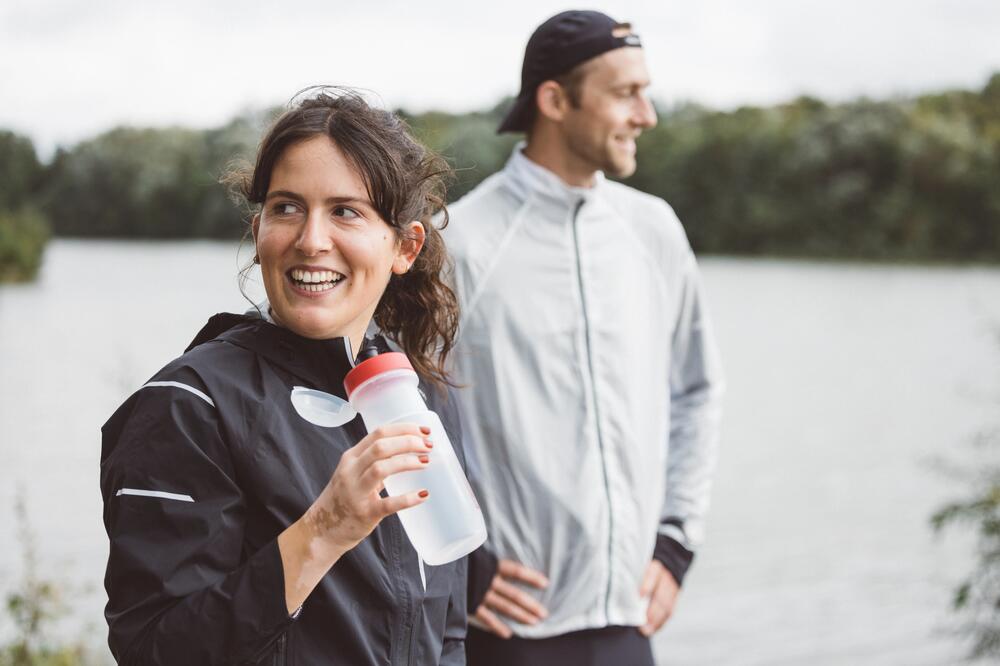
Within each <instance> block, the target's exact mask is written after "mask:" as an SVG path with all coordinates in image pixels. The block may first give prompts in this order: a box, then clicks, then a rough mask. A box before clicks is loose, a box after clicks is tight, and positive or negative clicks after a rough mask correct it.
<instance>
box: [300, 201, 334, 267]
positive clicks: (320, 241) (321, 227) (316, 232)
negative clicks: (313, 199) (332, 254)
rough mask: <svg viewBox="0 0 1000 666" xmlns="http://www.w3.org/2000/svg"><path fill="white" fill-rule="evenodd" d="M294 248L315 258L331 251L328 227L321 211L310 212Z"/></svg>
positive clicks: (331, 242) (331, 243)
mask: <svg viewBox="0 0 1000 666" xmlns="http://www.w3.org/2000/svg"><path fill="white" fill-rule="evenodd" d="M295 248H296V249H297V250H299V251H300V252H301V253H302V254H304V255H306V256H309V257H311V256H315V255H317V254H322V253H324V252H329V251H330V250H331V249H333V238H331V236H330V229H329V225H328V224H327V220H326V218H325V217H324V215H323V214H322V212H321V211H315V212H311V213H310V214H309V216H308V217H306V221H305V224H303V225H302V229H301V231H300V232H299V237H298V239H297V240H296V241H295Z"/></svg>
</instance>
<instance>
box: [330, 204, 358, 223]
mask: <svg viewBox="0 0 1000 666" xmlns="http://www.w3.org/2000/svg"><path fill="white" fill-rule="evenodd" d="M333 214H334V216H336V217H343V218H347V219H348V220H352V219H354V218H356V217H361V216H360V215H358V212H357V211H356V210H354V209H353V208H348V207H347V206H337V207H336V208H334V209H333Z"/></svg>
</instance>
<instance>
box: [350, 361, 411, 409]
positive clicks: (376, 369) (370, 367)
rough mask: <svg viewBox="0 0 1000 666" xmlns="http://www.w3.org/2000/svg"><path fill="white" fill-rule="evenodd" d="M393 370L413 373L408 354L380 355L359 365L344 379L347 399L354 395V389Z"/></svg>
mask: <svg viewBox="0 0 1000 666" xmlns="http://www.w3.org/2000/svg"><path fill="white" fill-rule="evenodd" d="M391 370H409V371H410V372H413V366H412V365H410V359H408V358H406V354H402V353H400V352H386V353H385V354H379V355H378V356H373V357H371V358H369V359H366V360H364V361H362V362H361V363H358V364H357V365H356V366H354V369H353V370H351V371H350V372H348V373H347V376H346V377H344V389H345V390H346V391H347V397H348V398H350V397H351V394H352V393H354V389H356V388H358V387H359V386H361V385H362V384H364V383H365V382H367V381H368V380H369V379H371V378H373V377H375V376H377V375H381V374H382V373H383V372H389V371H391Z"/></svg>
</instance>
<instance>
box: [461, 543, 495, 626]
mask: <svg viewBox="0 0 1000 666" xmlns="http://www.w3.org/2000/svg"><path fill="white" fill-rule="evenodd" d="M498 567H499V560H497V557H496V555H494V554H493V553H491V552H490V551H489V550H488V549H487V548H486V546H485V545H482V546H480V547H479V548H477V549H475V550H474V551H472V552H471V553H469V582H468V585H467V587H466V591H467V594H466V601H467V603H468V606H467V608H468V609H469V611H468V612H469V615H473V614H475V612H476V609H477V608H479V605H480V604H482V603H483V599H484V598H486V593H487V592H488V591H489V589H490V585H491V584H492V583H493V577H494V576H496V575H497V568H498Z"/></svg>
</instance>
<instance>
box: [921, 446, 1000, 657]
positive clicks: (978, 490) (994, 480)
mask: <svg viewBox="0 0 1000 666" xmlns="http://www.w3.org/2000/svg"><path fill="white" fill-rule="evenodd" d="M976 448H977V449H978V451H977V453H978V454H979V456H978V458H985V461H984V460H978V461H977V463H976V466H975V468H973V469H968V470H964V471H962V472H960V474H959V475H960V476H961V477H962V478H963V480H964V481H966V482H967V483H969V485H970V489H969V493H968V495H966V497H965V498H964V499H961V500H957V501H954V502H950V503H948V504H945V505H944V506H942V507H941V508H940V509H938V510H937V511H936V512H935V513H934V515H933V516H932V517H931V525H932V526H933V527H934V529H935V531H938V532H940V531H941V530H943V529H944V528H945V527H947V526H950V525H953V524H965V525H970V526H971V527H972V528H974V529H975V531H976V537H977V548H976V565H975V569H974V570H973V571H972V572H971V573H970V575H969V577H968V578H967V579H966V580H964V581H963V582H962V583H961V584H960V585H959V586H958V587H957V588H956V590H955V595H954V598H953V605H954V607H955V609H956V610H957V611H959V612H960V613H961V614H962V617H963V618H964V625H963V630H964V632H965V633H966V634H967V635H968V636H969V638H970V639H971V641H972V649H971V654H970V655H969V656H970V657H971V658H981V657H992V658H1000V431H998V432H996V433H989V434H984V435H981V436H980V437H979V438H978V439H977V447H976Z"/></svg>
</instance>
